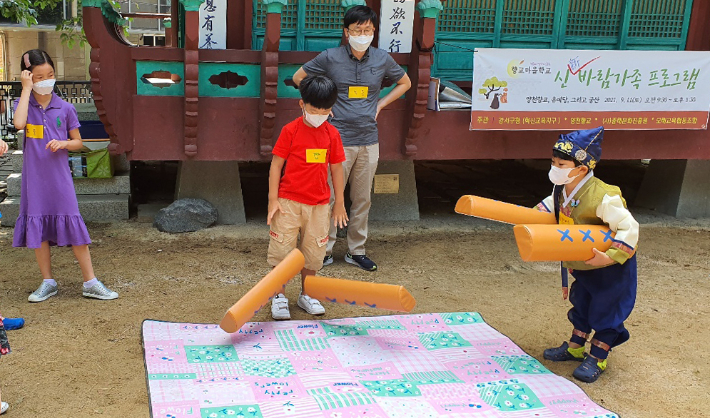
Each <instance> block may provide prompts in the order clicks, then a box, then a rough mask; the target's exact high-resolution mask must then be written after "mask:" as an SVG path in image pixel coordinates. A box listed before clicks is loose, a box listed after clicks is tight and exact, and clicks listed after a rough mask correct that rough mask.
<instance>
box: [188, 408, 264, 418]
mask: <svg viewBox="0 0 710 418" xmlns="http://www.w3.org/2000/svg"><path fill="white" fill-rule="evenodd" d="M200 416H201V418H264V417H263V415H261V409H259V405H234V406H224V407H220V408H202V409H200Z"/></svg>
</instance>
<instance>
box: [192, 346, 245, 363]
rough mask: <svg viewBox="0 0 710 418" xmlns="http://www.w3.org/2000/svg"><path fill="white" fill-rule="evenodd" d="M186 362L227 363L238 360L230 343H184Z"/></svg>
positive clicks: (235, 351)
mask: <svg viewBox="0 0 710 418" xmlns="http://www.w3.org/2000/svg"><path fill="white" fill-rule="evenodd" d="M185 354H186V355H187V362H188V363H229V362H236V361H239V357H237V350H235V349H234V346H231V345H186V346H185Z"/></svg>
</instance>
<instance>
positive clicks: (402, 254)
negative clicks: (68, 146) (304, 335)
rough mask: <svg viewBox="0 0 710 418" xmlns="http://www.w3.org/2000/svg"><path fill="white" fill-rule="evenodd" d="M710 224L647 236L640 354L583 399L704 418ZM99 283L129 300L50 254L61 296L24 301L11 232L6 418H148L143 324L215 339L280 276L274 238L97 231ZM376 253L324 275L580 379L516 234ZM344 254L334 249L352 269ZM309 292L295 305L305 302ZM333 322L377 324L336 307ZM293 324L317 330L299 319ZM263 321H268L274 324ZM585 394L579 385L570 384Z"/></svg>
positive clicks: (256, 228)
mask: <svg viewBox="0 0 710 418" xmlns="http://www.w3.org/2000/svg"><path fill="white" fill-rule="evenodd" d="M709 226H710V223H708V225H705V224H703V223H700V224H697V225H694V226H688V225H685V224H683V223H678V225H667V224H664V223H658V222H656V223H650V224H646V225H644V227H643V230H642V243H643V247H642V250H641V251H640V252H639V258H638V262H639V294H638V303H637V305H636V308H635V310H634V312H633V314H632V316H631V318H630V319H629V320H628V328H629V329H630V331H631V334H632V338H631V340H630V341H629V342H628V343H626V344H624V345H623V346H620V347H619V348H618V349H616V350H614V353H613V354H612V356H611V357H610V366H609V369H608V370H607V372H606V373H605V374H604V375H603V376H602V377H601V378H600V380H599V381H598V382H597V383H595V384H592V385H586V384H582V385H581V387H582V388H583V389H584V390H585V392H587V394H589V396H590V397H591V398H592V399H593V400H594V401H596V402H598V403H599V404H601V405H602V406H603V407H605V408H608V409H610V410H612V411H615V412H617V413H619V414H620V415H621V416H623V417H649V418H650V417H701V416H704V414H706V408H705V406H704V405H705V404H706V401H707V383H708V380H707V379H708V372H710V366H709V364H710V355H708V350H707V349H706V347H707V346H708V345H710V337H709V336H708V335H709V334H708V333H707V332H704V331H703V330H707V329H709V328H710V315H709V314H710V308H708V304H707V300H708V298H710V283H709V281H708V275H709V274H710V263H709V260H710V257H709V255H710V254H709V252H710V227H709ZM89 228H90V231H91V233H92V235H93V239H94V244H93V245H92V247H91V248H92V253H93V259H94V263H95V266H96V270H97V272H99V277H100V278H101V279H102V280H103V281H104V282H105V283H107V284H108V285H109V286H110V287H112V288H113V289H115V290H117V291H118V292H120V294H121V297H120V298H119V299H118V300H115V301H108V302H104V301H95V300H87V299H84V298H82V297H81V290H80V284H81V283H80V280H81V279H80V273H79V268H78V265H76V263H75V261H74V259H73V257H72V256H71V252H70V251H69V250H66V249H60V250H58V251H55V252H54V255H53V263H54V266H55V276H56V278H57V280H58V282H59V283H60V293H59V295H58V296H56V297H54V298H52V299H50V300H48V301H46V302H44V303H39V304H30V303H28V302H27V299H26V298H27V296H28V294H29V293H30V292H32V290H34V288H35V287H36V286H37V285H38V283H39V276H38V273H37V267H36V264H35V261H34V257H33V253H32V251H29V250H26V249H11V248H10V246H11V232H12V230H11V229H9V228H2V229H0V248H2V259H1V260H2V262H1V263H0V289H2V290H1V292H0V300H1V301H2V309H3V313H4V314H5V315H8V316H17V315H22V316H24V317H25V318H26V319H27V325H26V326H25V328H24V329H22V330H19V331H10V332H9V337H10V343H11V346H12V348H13V353H12V354H11V355H9V356H6V357H3V358H2V360H1V363H0V367H1V369H0V370H2V372H1V374H0V384H1V385H2V396H3V399H4V400H6V401H8V402H10V404H11V407H12V409H11V411H9V413H8V418H10V417H13V418H23V417H49V416H56V417H90V416H91V417H93V416H110V417H119V416H120V417H147V416H148V415H149V413H148V396H147V391H146V384H145V370H144V367H143V359H142V348H141V341H140V327H141V321H143V320H144V319H146V318H151V319H158V320H166V321H185V322H198V323H199V322H203V323H218V322H219V321H220V319H221V317H222V315H223V314H224V312H225V310H226V309H227V308H228V307H229V306H231V305H232V303H234V302H235V301H236V300H237V299H238V298H239V297H240V296H241V295H243V294H244V293H245V292H246V291H247V290H248V289H249V288H250V287H251V286H252V285H254V284H255V283H256V282H257V281H258V280H259V279H260V278H261V276H262V275H263V274H265V273H266V272H267V271H268V267H267V266H266V263H265V253H266V247H267V245H268V241H267V239H266V238H265V236H266V228H265V226H264V225H263V224H261V223H258V222H251V223H249V224H248V225H247V226H243V227H216V228H212V229H209V230H205V231H201V232H196V233H191V234H184V235H179V236H172V235H166V234H162V233H159V232H157V231H156V230H155V229H153V228H152V227H151V226H150V225H149V224H141V223H136V222H121V223H112V224H90V225H89ZM373 229H374V230H373V233H372V240H371V242H370V245H369V246H368V251H369V253H370V254H371V255H372V257H373V258H375V259H376V261H377V262H378V263H379V265H380V269H379V271H378V272H376V273H367V272H364V271H361V270H359V269H357V268H354V267H353V266H350V265H348V264H345V263H344V262H343V261H342V259H340V260H339V261H337V262H336V263H335V264H333V265H332V266H329V267H326V270H324V271H323V274H324V275H329V276H333V277H345V278H350V279H358V280H371V281H375V282H385V283H401V284H402V285H404V286H406V287H407V289H408V290H409V291H410V292H411V293H412V294H413V295H414V296H415V298H416V299H417V307H416V308H415V312H447V311H478V312H480V313H481V314H482V315H483V316H484V318H485V319H486V321H487V322H488V323H489V324H490V325H492V326H493V327H495V328H497V329H498V330H499V331H501V332H503V333H504V334H506V335H507V336H509V337H510V338H511V339H512V340H513V341H514V342H515V343H516V344H518V345H519V346H520V347H522V348H523V349H524V350H525V351H527V352H528V353H530V354H532V355H533V356H535V357H536V358H538V359H539V360H541V361H542V362H543V363H544V364H545V366H547V367H548V368H550V369H551V370H552V371H553V372H555V373H557V374H559V375H561V376H564V377H565V378H568V379H572V377H571V373H572V370H573V367H574V365H572V364H553V363H550V362H548V361H546V360H543V359H542V356H541V354H542V351H543V349H544V348H547V347H548V346H551V345H557V344H559V343H560V342H561V341H562V340H563V339H565V337H566V336H567V335H568V333H569V331H570V326H569V324H568V323H567V321H566V319H565V313H566V311H567V309H568V308H569V305H568V303H566V302H563V301H562V299H561V297H560V290H559V278H558V275H557V270H556V266H555V265H554V264H550V263H534V264H525V263H523V262H522V261H520V258H519V256H518V254H517V250H516V247H515V242H514V239H513V236H512V233H511V230H510V228H509V227H506V226H503V225H497V224H492V223H487V222H482V221H475V220H472V219H471V218H463V217H462V218H461V219H453V218H452V219H450V220H448V221H442V220H441V219H440V218H437V219H425V220H422V221H420V222H416V223H407V224H387V225H379V224H376V225H375V226H374V228H373ZM344 251H345V248H344V247H343V246H342V245H341V244H339V245H338V246H336V255H337V256H338V257H339V258H340V257H342V255H343V252H344ZM297 292H298V288H297V286H294V285H291V286H290V287H289V288H288V292H287V293H288V294H287V296H289V297H290V298H291V299H292V300H294V299H293V298H294V296H295V294H296V293H297ZM326 308H327V313H326V315H325V318H339V317H349V316H367V315H381V314H383V312H381V311H373V310H364V309H360V308H353V307H346V306H342V305H332V304H329V305H327V306H326ZM292 315H293V317H294V318H295V319H308V315H307V314H305V313H304V312H302V311H300V310H299V309H298V308H297V307H293V309H292ZM254 320H255V321H266V320H270V317H269V312H268V310H266V309H265V310H262V312H260V313H259V314H258V315H257V316H256V317H255V318H254ZM572 380H573V379H572Z"/></svg>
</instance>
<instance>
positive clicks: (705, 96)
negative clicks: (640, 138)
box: [470, 48, 710, 130]
mask: <svg viewBox="0 0 710 418" xmlns="http://www.w3.org/2000/svg"><path fill="white" fill-rule="evenodd" d="M472 93H473V94H472V96H473V102H472V105H471V126H470V129H471V130H576V129H589V128H594V127H597V126H601V125H603V126H604V127H605V128H606V129H611V130H614V129H616V130H637V129H707V125H708V113H709V111H710V52H708V51H594V50H570V49H543V50H536V49H492V48H479V49H477V50H476V52H475V53H474V59H473V91H472Z"/></svg>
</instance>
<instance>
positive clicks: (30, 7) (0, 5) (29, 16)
mask: <svg viewBox="0 0 710 418" xmlns="http://www.w3.org/2000/svg"><path fill="white" fill-rule="evenodd" d="M60 3H61V0H0V13H1V14H2V16H3V17H4V18H6V19H10V20H14V21H15V22H17V23H25V24H26V25H27V26H32V25H36V24H37V9H42V10H44V9H46V8H47V7H49V8H53V7H56V6H57V5H58V4H60Z"/></svg>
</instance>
